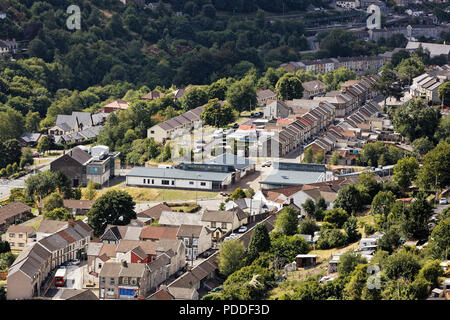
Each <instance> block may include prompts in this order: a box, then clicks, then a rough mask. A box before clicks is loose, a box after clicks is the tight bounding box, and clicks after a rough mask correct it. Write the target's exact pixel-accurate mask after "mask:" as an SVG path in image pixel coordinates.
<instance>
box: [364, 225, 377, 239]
mask: <svg viewBox="0 0 450 320" xmlns="http://www.w3.org/2000/svg"><path fill="white" fill-rule="evenodd" d="M376 231H377V229H376V228H375V226H373V225H371V224H366V225H365V226H364V233H365V234H366V236H367V235H371V234H374V233H375V232H376Z"/></svg>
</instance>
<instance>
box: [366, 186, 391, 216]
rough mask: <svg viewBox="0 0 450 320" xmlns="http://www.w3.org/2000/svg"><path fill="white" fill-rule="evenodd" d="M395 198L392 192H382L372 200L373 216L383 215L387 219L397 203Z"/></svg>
mask: <svg viewBox="0 0 450 320" xmlns="http://www.w3.org/2000/svg"><path fill="white" fill-rule="evenodd" d="M395 200H396V199H395V196H394V194H393V193H392V191H380V192H378V193H377V195H376V196H375V197H374V198H373V200H372V205H371V207H372V214H381V215H382V216H383V217H385V218H387V216H388V214H389V213H390V212H391V209H392V206H393V205H394V203H395Z"/></svg>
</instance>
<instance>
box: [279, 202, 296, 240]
mask: <svg viewBox="0 0 450 320" xmlns="http://www.w3.org/2000/svg"><path fill="white" fill-rule="evenodd" d="M297 216H298V212H297V211H296V210H295V209H293V208H291V207H286V208H284V209H283V210H282V211H281V212H280V213H279V214H278V216H277V218H276V219H275V230H276V231H277V232H281V233H283V234H285V235H294V234H296V233H297V227H298V218H297Z"/></svg>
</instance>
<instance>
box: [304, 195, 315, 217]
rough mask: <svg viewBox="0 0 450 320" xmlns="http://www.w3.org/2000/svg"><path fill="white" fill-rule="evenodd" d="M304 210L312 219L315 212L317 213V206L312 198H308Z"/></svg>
mask: <svg viewBox="0 0 450 320" xmlns="http://www.w3.org/2000/svg"><path fill="white" fill-rule="evenodd" d="M302 208H303V210H305V212H306V214H307V215H308V216H310V217H313V216H314V212H315V211H316V205H315V203H314V201H313V200H312V199H311V198H307V199H306V200H305V202H303V203H302Z"/></svg>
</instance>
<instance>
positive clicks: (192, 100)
mask: <svg viewBox="0 0 450 320" xmlns="http://www.w3.org/2000/svg"><path fill="white" fill-rule="evenodd" d="M207 102H208V95H207V94H206V92H205V90H203V89H202V88H199V87H194V88H192V89H190V90H189V91H188V92H186V94H185V95H184V96H183V99H182V105H183V109H184V110H185V111H188V110H191V109H195V108H197V107H200V106H202V105H204V104H206V103H207Z"/></svg>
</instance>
